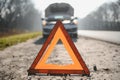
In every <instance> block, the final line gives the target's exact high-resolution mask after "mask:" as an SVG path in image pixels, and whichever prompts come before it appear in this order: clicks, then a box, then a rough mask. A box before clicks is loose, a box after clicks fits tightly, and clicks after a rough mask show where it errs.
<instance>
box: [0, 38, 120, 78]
mask: <svg viewBox="0 0 120 80" xmlns="http://www.w3.org/2000/svg"><path fill="white" fill-rule="evenodd" d="M42 43H43V39H42V38H41V37H38V38H35V39H31V40H28V41H27V42H23V43H19V44H17V45H14V46H11V47H8V48H6V49H5V50H3V51H0V80H27V70H28V69H29V67H30V65H31V63H32V62H33V60H34V58H35V57H36V55H37V53H38V52H39V50H40V48H41V46H42ZM75 45H76V47H77V49H78V51H79V52H80V54H81V55H82V58H83V59H84V61H85V63H86V64H87V66H88V68H89V70H90V72H91V80H120V45H117V44H112V43H108V42H104V41H100V40H96V39H91V38H86V37H81V36H79V39H78V40H77V42H75ZM46 63H54V64H60V65H65V64H70V63H73V62H72V60H71V58H70V57H69V55H67V51H66V50H65V49H64V47H63V45H62V44H57V46H55V49H54V50H53V52H52V54H51V55H50V57H49V59H48V60H47V61H46ZM93 66H96V67H97V71H95V70H94V69H93ZM63 78H64V77H61V76H41V77H39V76H32V80H63ZM80 79H81V80H82V79H83V80H86V79H88V78H87V77H85V76H70V77H67V79H66V80H80ZM88 80H89V79H88Z"/></svg>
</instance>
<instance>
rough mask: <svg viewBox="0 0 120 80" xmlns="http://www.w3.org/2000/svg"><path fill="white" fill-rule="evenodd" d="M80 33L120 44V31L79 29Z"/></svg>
mask: <svg viewBox="0 0 120 80" xmlns="http://www.w3.org/2000/svg"><path fill="white" fill-rule="evenodd" d="M78 34H79V35H81V36H86V37H91V38H95V39H100V40H104V41H109V42H112V43H117V44H120V31H99V30H98V31H97V30H96V31H95V30H78Z"/></svg>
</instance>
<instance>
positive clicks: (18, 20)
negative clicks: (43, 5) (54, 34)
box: [0, 0, 41, 33]
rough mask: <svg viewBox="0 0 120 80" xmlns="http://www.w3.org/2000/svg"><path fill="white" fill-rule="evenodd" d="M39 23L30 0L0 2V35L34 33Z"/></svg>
mask: <svg viewBox="0 0 120 80" xmlns="http://www.w3.org/2000/svg"><path fill="white" fill-rule="evenodd" d="M40 21H41V14H40V12H38V11H37V10H36V9H35V8H34V5H33V3H32V2H31V1H30V0H0V33H9V32H13V33H14V32H16V33H17V32H26V31H36V30H38V29H40V24H41V23H40Z"/></svg>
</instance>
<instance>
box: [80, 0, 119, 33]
mask: <svg viewBox="0 0 120 80" xmlns="http://www.w3.org/2000/svg"><path fill="white" fill-rule="evenodd" d="M80 26H83V27H81V29H90V30H115V31H120V0H118V1H116V2H109V3H104V4H103V5H101V6H100V7H99V8H98V9H97V10H95V11H93V12H91V13H90V14H88V15H87V16H86V17H85V18H84V19H82V20H80Z"/></svg>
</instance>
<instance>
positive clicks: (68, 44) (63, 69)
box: [28, 21, 90, 75]
mask: <svg viewBox="0 0 120 80" xmlns="http://www.w3.org/2000/svg"><path fill="white" fill-rule="evenodd" d="M59 40H61V41H62V43H63V45H64V47H65V49H66V50H67V51H68V54H69V55H70V57H71V59H72V61H73V62H74V64H69V65H56V64H46V61H47V59H48V57H49V56H50V54H51V52H52V51H53V49H54V47H55V45H56V44H57V42H58V41H59ZM28 73H33V74H34V73H48V74H53V73H54V74H88V75H89V74H90V72H89V70H88V68H87V66H86V64H85V63H84V61H83V59H82V57H81V55H80V53H79V52H78V50H77V48H76V47H75V45H74V43H73V41H72V40H71V38H70V36H69V35H68V33H67V31H66V30H65V28H64V26H63V24H62V23H61V21H57V23H56V25H55V26H54V28H53V30H52V31H51V33H50V35H49V37H48V38H47V40H46V41H45V43H44V44H43V46H42V48H41V50H40V52H39V53H38V55H37V57H36V59H35V60H34V62H33V63H32V65H31V67H30V69H29V70H28Z"/></svg>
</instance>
